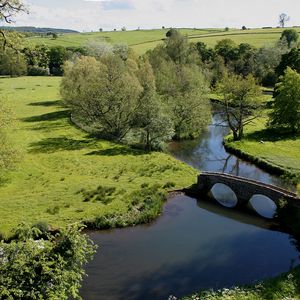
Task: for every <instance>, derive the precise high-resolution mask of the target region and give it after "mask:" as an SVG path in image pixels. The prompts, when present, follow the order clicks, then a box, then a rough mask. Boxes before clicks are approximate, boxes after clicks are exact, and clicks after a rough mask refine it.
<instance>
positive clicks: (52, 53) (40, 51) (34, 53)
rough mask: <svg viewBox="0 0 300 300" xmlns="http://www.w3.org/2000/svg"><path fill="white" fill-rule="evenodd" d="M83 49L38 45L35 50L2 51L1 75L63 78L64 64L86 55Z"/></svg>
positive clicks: (0, 59)
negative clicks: (77, 56)
mask: <svg viewBox="0 0 300 300" xmlns="http://www.w3.org/2000/svg"><path fill="white" fill-rule="evenodd" d="M85 53H86V50H85V49H84V48H81V47H78V48H77V47H67V48H65V47H62V46H55V47H47V46H43V45H38V46H36V47H34V48H29V47H25V48H22V49H20V50H19V49H15V48H14V47H6V48H2V49H0V75H8V76H12V77H14V76H22V75H28V76H49V75H54V76H61V75H62V74H63V64H64V63H65V62H66V61H67V60H69V59H71V58H72V57H74V56H76V55H84V54H85Z"/></svg>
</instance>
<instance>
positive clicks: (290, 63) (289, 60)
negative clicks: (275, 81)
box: [276, 48, 300, 76]
mask: <svg viewBox="0 0 300 300" xmlns="http://www.w3.org/2000/svg"><path fill="white" fill-rule="evenodd" d="M287 67H290V68H291V69H293V70H295V71H297V72H298V73H300V48H293V49H292V50H291V51H290V52H288V53H286V54H284V55H282V58H281V61H280V64H279V65H278V67H277V68H276V73H277V75H278V76H280V75H283V74H284V72H285V70H286V69H287Z"/></svg>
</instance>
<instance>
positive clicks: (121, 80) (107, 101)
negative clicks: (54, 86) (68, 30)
mask: <svg viewBox="0 0 300 300" xmlns="http://www.w3.org/2000/svg"><path fill="white" fill-rule="evenodd" d="M61 92H62V95H63V98H64V100H65V102H66V104H67V105H68V106H69V107H70V108H71V110H72V112H73V114H74V116H76V117H79V118H80V119H81V120H82V121H85V122H86V123H88V124H89V125H91V126H92V127H93V128H94V129H96V130H97V131H99V132H100V133H101V134H102V135H104V136H106V137H107V138H110V139H116V140H122V139H123V138H124V137H125V135H126V134H127V133H128V132H129V130H130V129H131V124H132V122H133V117H134V114H135V112H136V109H137V108H138V105H139V102H138V99H139V96H140V93H141V92H142V87H141V85H140V83H139V81H138V79H137V78H136V76H135V74H134V73H133V72H132V71H131V70H130V69H129V68H128V67H127V66H126V64H125V62H124V61H123V60H122V59H121V58H120V57H118V56H114V55H111V56H107V57H105V58H103V59H102V60H101V61H97V60H96V59H95V58H92V57H82V58H77V59H76V61H75V62H74V63H72V62H69V63H67V65H66V68H65V76H64V78H63V80H62V85H61Z"/></svg>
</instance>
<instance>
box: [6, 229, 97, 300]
mask: <svg viewBox="0 0 300 300" xmlns="http://www.w3.org/2000/svg"><path fill="white" fill-rule="evenodd" d="M82 229H83V227H80V226H78V225H72V226H69V227H68V228H67V229H62V230H61V231H60V232H59V233H57V234H55V235H54V236H52V235H51V234H50V233H47V232H45V231H44V232H42V231H41V230H40V229H38V228H37V227H33V228H28V227H26V226H25V225H24V224H22V225H20V227H19V228H18V229H17V230H16V237H17V239H16V240H12V241H11V242H10V243H5V242H0V297H1V299H69V298H70V297H72V298H73V299H81V298H80V296H79V291H78V290H79V288H80V286H81V281H82V278H83V276H84V275H85V272H84V270H83V268H82V267H83V265H84V264H85V263H87V262H88V261H89V260H90V259H91V258H92V256H93V254H94V252H95V246H94V245H93V243H92V241H91V240H90V239H89V238H88V237H87V236H86V235H84V234H82V233H81V231H82Z"/></svg>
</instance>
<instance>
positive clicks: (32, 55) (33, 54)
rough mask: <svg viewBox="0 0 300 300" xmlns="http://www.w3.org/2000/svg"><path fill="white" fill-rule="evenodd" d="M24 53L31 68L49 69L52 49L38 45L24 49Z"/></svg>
mask: <svg viewBox="0 0 300 300" xmlns="http://www.w3.org/2000/svg"><path fill="white" fill-rule="evenodd" d="M22 52H23V53H24V55H25V58H26V61H27V64H28V65H29V66H33V67H39V68H43V69H47V68H49V63H50V49H49V48H48V47H47V46H44V45H37V46H35V47H34V48H24V49H23V50H22Z"/></svg>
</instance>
